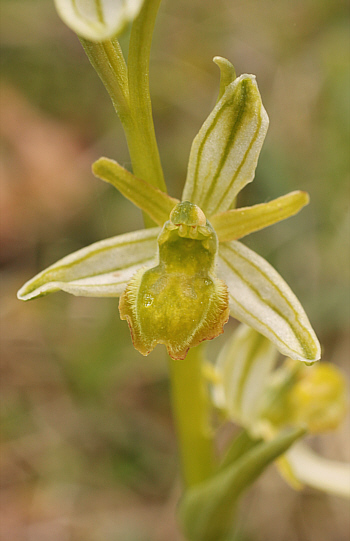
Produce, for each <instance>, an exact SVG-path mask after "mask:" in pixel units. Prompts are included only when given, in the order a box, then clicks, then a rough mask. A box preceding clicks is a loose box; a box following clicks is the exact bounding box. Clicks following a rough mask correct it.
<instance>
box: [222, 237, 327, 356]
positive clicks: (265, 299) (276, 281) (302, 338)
mask: <svg viewBox="0 0 350 541" xmlns="http://www.w3.org/2000/svg"><path fill="white" fill-rule="evenodd" d="M218 276H219V277H220V278H222V279H223V280H224V281H225V282H226V284H227V286H228V289H229V298H230V310H231V315H232V316H233V317H235V318H236V319H238V320H239V321H242V322H243V323H246V324H247V325H249V326H250V327H253V329H256V330H257V331H258V332H260V333H261V334H263V335H264V336H266V337H267V338H268V339H269V340H271V342H273V343H274V344H275V345H276V347H277V348H278V349H279V351H280V352H281V353H283V355H286V356H288V357H291V358H292V359H297V360H301V361H306V362H313V361H317V360H318V359H319V358H320V355H321V353H320V345H319V342H318V340H317V337H316V335H315V333H314V331H313V329H312V327H311V325H310V322H309V320H308V318H307V316H306V314H305V312H304V310H303V307H302V306H301V304H300V302H299V301H298V299H297V298H296V297H295V295H294V294H293V292H292V291H291V290H290V288H289V287H288V285H287V284H286V282H285V281H284V280H283V279H282V278H281V276H280V275H279V274H278V272H276V271H275V269H274V268H273V267H272V266H271V265H270V264H269V263H267V261H265V259H263V258H262V257H260V256H259V255H257V254H256V253H255V252H253V251H252V250H250V249H249V248H247V247H246V246H244V245H243V244H241V243H240V242H239V241H231V242H227V243H223V244H221V245H220V249H219V258H218Z"/></svg>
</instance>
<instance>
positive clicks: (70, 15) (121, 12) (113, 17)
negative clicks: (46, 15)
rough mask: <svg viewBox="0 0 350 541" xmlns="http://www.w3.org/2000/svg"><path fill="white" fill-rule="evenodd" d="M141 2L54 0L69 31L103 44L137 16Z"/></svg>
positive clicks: (122, 0) (120, 0)
mask: <svg viewBox="0 0 350 541" xmlns="http://www.w3.org/2000/svg"><path fill="white" fill-rule="evenodd" d="M143 1H144V0H55V5H56V9H57V12H58V14H59V16H60V17H61V19H62V20H63V21H64V22H65V23H66V25H67V26H69V28H71V29H72V30H73V31H74V32H76V33H77V34H78V36H81V37H83V38H86V39H88V40H90V41H104V40H107V39H109V38H111V37H113V36H115V35H116V34H119V33H120V32H122V30H123V29H124V28H125V26H126V25H127V24H128V23H129V22H131V21H132V20H133V19H134V18H135V17H136V16H137V15H138V13H139V11H140V9H141V7H142V4H143Z"/></svg>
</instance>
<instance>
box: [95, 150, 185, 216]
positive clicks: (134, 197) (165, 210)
mask: <svg viewBox="0 0 350 541" xmlns="http://www.w3.org/2000/svg"><path fill="white" fill-rule="evenodd" d="M92 171H93V173H94V175H96V176H97V177H99V178H101V179H102V180H105V181H106V182H109V183H110V184H112V185H113V186H114V187H115V188H117V190H119V191H120V192H121V193H122V194H123V195H124V197H126V198H127V199H129V200H130V201H132V203H134V205H136V206H137V207H139V208H140V209H141V210H143V211H145V212H147V214H148V215H149V216H150V217H151V218H152V220H154V222H155V223H156V224H158V225H160V226H162V225H163V224H164V223H165V222H166V221H167V220H168V219H169V215H170V213H171V211H172V210H173V208H174V207H175V205H176V204H177V203H179V200H178V199H174V198H173V197H170V196H169V195H168V194H166V193H165V192H162V191H161V190H158V188H155V187H154V186H152V185H151V184H149V183H148V182H146V181H145V180H141V179H139V178H137V177H135V176H134V175H133V174H131V173H129V171H127V170H126V169H124V167H122V166H121V165H119V163H117V162H115V161H114V160H110V159H108V158H100V159H99V160H97V161H96V162H95V163H94V164H93V166H92Z"/></svg>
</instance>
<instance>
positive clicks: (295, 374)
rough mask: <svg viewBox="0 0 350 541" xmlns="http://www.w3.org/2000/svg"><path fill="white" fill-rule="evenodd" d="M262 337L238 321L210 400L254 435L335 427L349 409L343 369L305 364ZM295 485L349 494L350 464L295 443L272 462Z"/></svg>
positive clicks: (271, 435) (214, 374)
mask: <svg viewBox="0 0 350 541" xmlns="http://www.w3.org/2000/svg"><path fill="white" fill-rule="evenodd" d="M277 358H278V351H277V349H276V348H275V346H274V345H273V344H272V343H271V342H270V341H269V340H267V339H266V338H265V337H264V336H262V335H261V334H259V333H257V332H256V331H255V330H254V329H252V328H250V327H247V326H246V325H240V326H239V327H238V328H237V329H236V331H235V332H234V333H233V335H232V337H231V338H230V339H229V341H228V342H227V343H226V345H225V346H224V348H223V349H222V350H221V352H220V354H219V357H218V359H217V363H216V365H215V370H214V372H212V373H211V374H210V372H209V371H207V372H208V374H209V375H210V379H211V381H212V382H214V385H213V395H212V396H213V400H214V403H215V405H216V406H217V407H219V409H220V410H222V411H223V412H224V414H225V416H226V417H227V418H228V419H230V420H232V421H234V422H235V423H237V424H239V425H241V426H242V427H244V428H245V429H246V430H247V432H248V434H249V435H250V436H251V437H252V438H253V439H254V440H257V439H260V438H263V439H264V440H266V441H270V440H272V439H273V438H275V437H276V436H278V434H280V433H282V431H283V430H284V429H285V428H286V427H300V428H304V429H305V430H306V433H309V434H322V433H324V432H327V431H329V430H334V429H336V428H337V427H338V426H339V425H340V423H341V422H342V421H343V419H344V417H345V415H346V413H347V409H348V401H347V393H346V384H345V379H344V376H343V375H342V373H341V372H340V371H339V370H338V369H337V368H336V367H335V366H334V365H331V364H330V363H326V362H321V363H317V364H315V365H313V366H305V365H303V364H302V363H296V362H295V361H292V360H291V359H287V360H286V361H285V363H284V364H283V365H282V366H280V367H279V368H276V363H277ZM276 464H277V466H278V468H279V471H280V473H281V474H282V475H283V477H284V478H285V479H286V481H287V482H289V484H291V485H292V487H293V488H296V489H300V488H302V486H303V485H304V484H305V485H309V486H311V487H314V488H317V489H319V490H323V491H326V492H329V493H332V494H335V495H338V496H343V497H346V498H350V464H346V463H342V462H339V461H333V460H327V459H325V458H323V457H321V456H319V455H317V454H316V453H315V452H314V451H312V450H311V449H310V448H309V447H308V446H307V445H305V443H303V442H296V443H295V444H294V445H293V446H292V447H291V448H290V449H289V450H288V451H287V452H286V453H285V455H283V456H282V457H280V458H278V460H277V462H276Z"/></svg>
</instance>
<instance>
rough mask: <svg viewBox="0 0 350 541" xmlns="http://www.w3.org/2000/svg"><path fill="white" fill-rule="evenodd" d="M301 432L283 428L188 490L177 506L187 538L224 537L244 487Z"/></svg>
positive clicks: (208, 539)
mask: <svg viewBox="0 0 350 541" xmlns="http://www.w3.org/2000/svg"><path fill="white" fill-rule="evenodd" d="M303 435H304V430H302V429H289V430H286V431H284V432H282V433H281V434H280V435H279V436H278V437H276V438H275V439H274V440H271V441H269V442H261V443H259V444H257V445H256V446H254V447H253V448H252V449H250V450H249V451H247V452H246V453H245V454H244V455H243V456H241V457H240V458H239V459H238V460H236V461H234V462H233V464H231V465H230V466H227V467H226V468H224V469H222V470H219V472H218V473H217V474H216V475H215V476H213V477H211V478H210V479H208V481H204V482H203V483H201V484H199V485H197V486H195V487H193V488H191V489H189V490H188V491H187V492H186V493H185V495H184V497H183V499H182V500H181V501H180V505H179V518H180V521H181V523H182V526H183V529H184V532H185V534H186V536H187V538H188V539H189V541H221V540H224V539H225V536H226V535H227V534H228V532H229V531H230V528H231V522H232V518H233V514H234V511H235V508H236V506H237V503H238V500H239V497H240V496H241V495H242V493H243V492H244V490H246V489H247V488H248V487H249V486H250V485H251V484H252V483H253V482H254V481H255V480H256V479H257V478H258V477H259V475H260V474H261V473H263V471H264V470H265V469H266V467H267V466H268V465H269V464H271V462H273V461H274V460H275V459H276V458H277V457H279V456H280V455H281V454H282V453H284V452H285V451H286V450H287V449H289V447H290V446H291V445H292V444H293V443H294V442H295V441H296V440H297V439H299V438H300V437H301V436H303Z"/></svg>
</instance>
